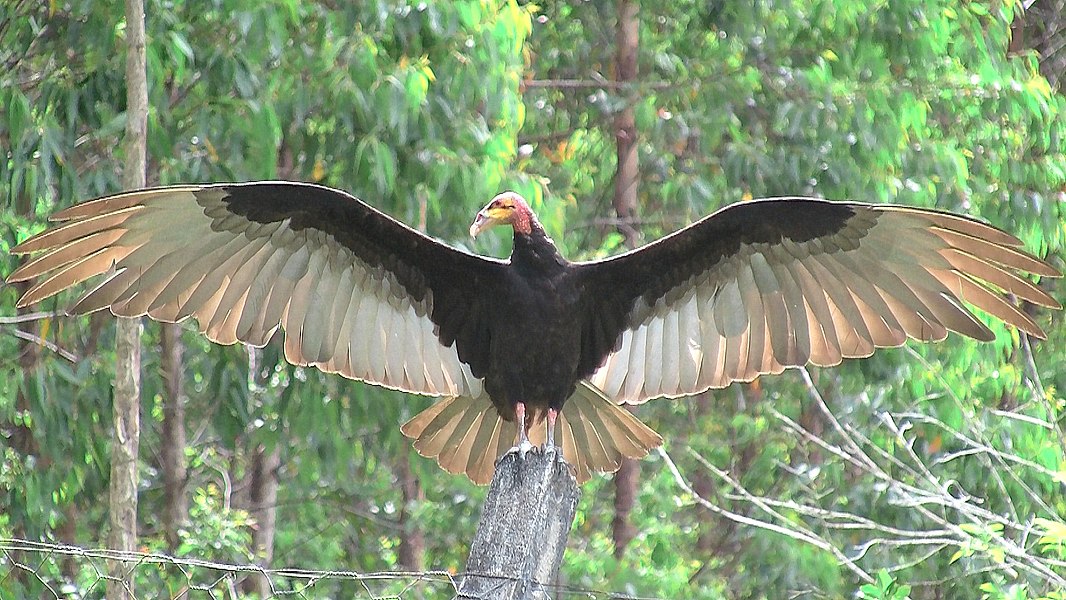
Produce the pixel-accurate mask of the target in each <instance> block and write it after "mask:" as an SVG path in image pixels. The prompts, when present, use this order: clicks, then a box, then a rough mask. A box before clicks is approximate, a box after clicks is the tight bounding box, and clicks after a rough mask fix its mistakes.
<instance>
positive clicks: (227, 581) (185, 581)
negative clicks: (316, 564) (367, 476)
mask: <svg viewBox="0 0 1066 600" xmlns="http://www.w3.org/2000/svg"><path fill="white" fill-rule="evenodd" d="M109 563H117V564H119V565H121V567H120V569H118V570H115V571H111V570H109ZM111 572H115V573H117V574H119V575H121V577H120V576H119V575H112V574H110V573H111ZM252 578H264V579H265V580H266V581H267V582H268V589H269V590H270V592H269V595H268V596H267V597H268V598H294V599H304V598H307V599H311V598H372V599H389V598H395V599H404V600H413V599H418V598H451V597H454V596H455V595H456V593H457V590H458V581H459V580H458V578H457V576H455V575H453V574H451V573H449V572H447V571H422V572H407V571H383V572H374V573H360V572H357V571H344V570H313V569H293V568H281V569H267V568H263V567H261V566H258V565H254V564H243V565H239V564H225V563H218V562H212V561H208V560H200V559H196V558H188V557H175V556H170V555H166V554H159V553H152V552H119V551H115V550H108V549H101V548H82V547H79V546H71V545H63V544H51V543H42V542H34V541H30V540H23V539H0V598H3V599H4V600H6V599H7V598H8V597H11V598H17V597H19V596H16V595H13V594H16V593H18V594H26V593H30V594H32V596H31V597H39V598H55V599H62V600H68V599H69V600H74V599H83V598H84V599H91V598H103V597H104V594H105V590H106V588H107V586H108V583H109V582H118V583H119V584H120V585H122V586H124V587H125V588H126V590H127V592H128V593H129V595H130V596H132V597H134V598H145V599H148V598H153V599H154V598H220V599H222V598H227V599H228V598H243V597H251V594H249V593H247V592H245V591H244V587H245V582H247V581H250V580H251V579H252ZM16 590H17V591H16Z"/></svg>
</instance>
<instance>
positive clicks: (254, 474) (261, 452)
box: [241, 346, 281, 598]
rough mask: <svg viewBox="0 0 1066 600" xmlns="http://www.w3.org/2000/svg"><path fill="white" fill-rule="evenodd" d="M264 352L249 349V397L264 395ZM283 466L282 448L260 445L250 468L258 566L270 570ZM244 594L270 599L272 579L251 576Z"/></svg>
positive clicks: (250, 507) (249, 493)
mask: <svg viewBox="0 0 1066 600" xmlns="http://www.w3.org/2000/svg"><path fill="white" fill-rule="evenodd" d="M262 356H263V352H262V350H259V349H258V348H253V347H251V346H249V347H248V388H249V394H254V395H259V394H263V393H264V392H265V388H264V384H265V383H266V377H265V373H264V370H263V365H262V364H261V363H262V360H261V359H262ZM280 467H281V452H280V446H279V445H278V444H275V445H274V447H273V448H271V449H269V450H268V449H267V448H266V447H265V446H264V445H263V444H257V445H256V447H255V449H254V450H253V451H252V453H251V464H250V465H248V471H247V478H248V480H249V481H248V486H247V488H248V490H247V502H248V504H247V508H248V514H250V515H251V517H252V518H253V519H255V525H256V526H255V529H253V530H252V545H253V547H254V548H255V557H256V561H255V562H256V564H257V565H259V566H260V567H263V568H264V569H266V568H269V567H270V563H271V561H273V560H274V532H275V531H276V530H277V510H278V469H279V468H280ZM241 589H242V590H243V591H244V592H245V593H252V594H257V595H258V596H259V597H260V598H270V597H272V596H273V590H272V589H271V585H270V578H269V577H266V576H264V575H252V576H250V577H248V579H245V580H244V582H243V583H242V584H241Z"/></svg>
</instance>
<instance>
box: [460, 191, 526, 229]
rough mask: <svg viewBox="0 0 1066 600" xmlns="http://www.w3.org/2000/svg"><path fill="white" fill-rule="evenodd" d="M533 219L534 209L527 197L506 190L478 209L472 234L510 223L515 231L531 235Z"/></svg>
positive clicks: (472, 224)
mask: <svg viewBox="0 0 1066 600" xmlns="http://www.w3.org/2000/svg"><path fill="white" fill-rule="evenodd" d="M533 221H534V216H533V211H531V210H530V209H529V204H526V200H525V198H523V197H522V196H520V195H519V194H517V193H516V192H504V193H502V194H500V195H498V196H496V197H495V198H493V199H492V201H491V202H489V203H488V204H486V205H485V208H483V209H481V210H480V211H478V213H477V216H476V217H474V222H473V223H471V224H470V235H471V236H472V237H477V235H478V234H479V233H481V232H482V231H485V230H486V229H490V228H492V227H495V226H497V225H510V226H511V227H513V228H514V231H515V233H522V234H525V235H529V234H530V233H531V232H532V231H533Z"/></svg>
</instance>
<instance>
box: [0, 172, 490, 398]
mask: <svg viewBox="0 0 1066 600" xmlns="http://www.w3.org/2000/svg"><path fill="white" fill-rule="evenodd" d="M52 219H53V220H54V221H58V222H59V224H58V225H56V226H54V227H53V228H51V229H48V230H46V231H45V232H43V233H41V234H38V235H36V236H34V237H32V238H30V239H28V240H26V241H24V242H22V243H21V244H19V245H18V246H17V247H16V248H15V249H14V250H13V251H14V252H16V253H38V254H37V256H34V257H33V258H32V259H31V260H29V261H28V262H27V263H26V264H24V265H22V266H21V267H20V268H19V269H18V270H16V271H15V272H14V273H12V274H11V276H10V277H8V280H9V281H23V280H28V279H32V278H38V282H37V283H36V285H35V286H34V287H32V288H30V290H29V291H28V292H26V294H25V296H24V297H23V298H22V299H21V300H20V302H19V305H20V306H24V305H27V304H31V303H34V302H38V301H40V300H42V299H45V298H48V297H49V296H52V295H54V294H56V293H58V292H60V291H62V290H65V289H67V288H69V287H72V286H75V285H77V284H79V283H81V282H83V281H86V280H88V279H92V278H95V277H97V276H101V275H105V274H106V276H105V277H104V279H103V281H102V283H100V284H99V285H97V286H96V287H95V288H93V289H92V290H91V291H90V292H89V293H87V294H85V295H84V296H83V297H82V298H81V299H80V300H79V301H78V302H77V304H76V305H75V306H74V307H73V308H72V312H74V313H84V312H90V311H94V310H99V309H102V308H109V309H110V310H111V312H113V313H114V314H116V315H120V316H125V317H135V316H141V315H148V316H149V317H152V318H154V319H157V320H160V321H168V322H173V321H180V320H182V319H185V318H187V317H195V318H196V320H197V322H198V324H199V327H200V330H201V331H202V332H203V333H204V334H205V335H206V336H207V337H208V338H209V339H211V340H212V341H215V342H218V343H222V344H232V343H235V342H237V341H242V342H245V343H248V344H252V345H257V346H259V345H263V344H265V343H266V342H267V341H268V340H269V339H270V337H271V336H272V334H273V333H274V332H275V331H276V330H277V329H278V326H279V325H280V326H281V328H282V329H284V330H285V334H286V335H285V357H286V359H287V360H288V361H289V362H291V363H293V364H298V365H314V366H316V367H318V368H320V369H322V370H324V371H328V372H338V373H340V374H342V375H344V376H346V377H350V378H353V379H360V380H363V381H367V382H370V383H375V384H379V385H383V386H386V387H390V388H394V389H400V390H404V391H408V392H414V393H422V394H430V395H447V396H459V395H465V396H479V395H480V394H481V393H482V380H481V376H483V374H484V370H485V369H486V368H487V364H488V356H487V354H486V353H487V348H488V347H489V345H488V343H487V342H486V340H485V339H484V337H485V335H486V331H485V322H486V319H484V318H480V317H481V316H482V313H483V312H487V311H488V310H490V309H491V307H490V306H489V305H488V303H489V298H490V297H491V292H492V290H493V289H494V286H495V285H496V282H497V281H498V280H499V276H500V273H501V270H502V268H503V265H502V263H500V262H498V261H494V260H489V259H485V258H481V257H477V256H474V255H471V254H466V253H463V252H459V251H458V250H455V249H453V248H450V247H448V246H445V245H444V244H441V243H439V242H437V241H436V240H433V239H431V238H429V237H427V236H425V235H422V234H421V233H419V232H417V231H415V230H413V229H411V228H409V227H407V226H406V225H403V224H402V223H400V222H399V221H396V220H394V219H392V218H391V217H389V216H387V215H385V214H383V213H381V212H379V211H377V210H375V209H374V208H372V207H370V206H369V205H367V204H365V203H363V202H361V201H360V200H358V199H356V198H354V197H352V196H350V195H348V194H346V193H344V192H340V191H337V190H333V189H330V188H326V187H322V186H317V185H310V184H300V183H292V182H257V183H247V184H220V185H207V186H174V187H164V188H156V189H148V190H139V191H134V192H127V193H123V194H118V195H115V196H109V197H105V198H100V199H97V200H93V201H89V202H85V203H81V204H77V205H75V206H72V207H70V208H68V209H66V210H63V211H60V212H58V213H57V214H55V215H54V216H53V217H52Z"/></svg>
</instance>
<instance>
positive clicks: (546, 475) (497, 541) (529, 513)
mask: <svg viewBox="0 0 1066 600" xmlns="http://www.w3.org/2000/svg"><path fill="white" fill-rule="evenodd" d="M579 497H580V493H579V492H578V489H577V482H576V481H574V476H573V475H571V474H570V468H569V466H568V465H567V464H566V463H565V462H563V460H562V458H561V457H559V456H558V454H557V452H552V453H548V454H545V453H544V452H540V451H532V452H530V453H529V454H527V455H526V457H525V458H524V459H521V458H519V457H518V455H517V454H506V455H504V457H503V458H501V459H500V462H499V464H497V465H496V473H495V475H493V477H492V484H491V485H490V486H489V493H488V495H487V496H486V497H485V504H484V506H483V507H482V509H481V521H480V522H479V523H478V527H477V533H475V534H474V541H473V543H472V544H471V546H470V558H469V559H467V562H466V574H465V575H464V576H463V578H462V579H461V580H460V582H459V596H458V597H459V598H477V599H478V600H532V599H533V598H548V597H551V596H550V594H549V593H548V590H550V589H551V587H552V586H553V585H554V584H555V581H556V578H557V576H558V573H559V566H560V564H561V563H562V560H563V552H564V551H565V550H566V540H567V538H568V537H569V535H570V527H571V525H573V523H574V514H575V513H576V511H577V501H578V498H579Z"/></svg>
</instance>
